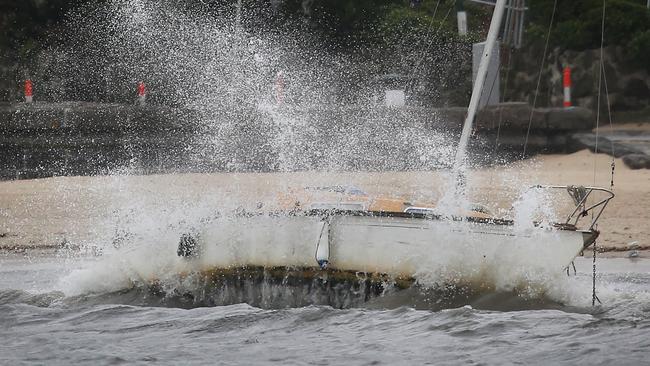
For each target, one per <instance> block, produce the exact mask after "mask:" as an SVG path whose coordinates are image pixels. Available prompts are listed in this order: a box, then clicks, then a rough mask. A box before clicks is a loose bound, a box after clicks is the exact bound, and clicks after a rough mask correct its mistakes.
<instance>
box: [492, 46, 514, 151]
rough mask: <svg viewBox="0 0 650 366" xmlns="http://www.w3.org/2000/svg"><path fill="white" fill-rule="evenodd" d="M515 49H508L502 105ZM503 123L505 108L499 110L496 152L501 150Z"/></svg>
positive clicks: (495, 142)
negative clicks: (500, 140) (500, 141)
mask: <svg viewBox="0 0 650 366" xmlns="http://www.w3.org/2000/svg"><path fill="white" fill-rule="evenodd" d="M513 53H514V52H513V48H512V47H510V48H509V49H508V68H507V69H506V78H505V80H504V82H503V97H502V98H501V103H505V101H506V92H507V90H508V80H509V79H510V69H511V65H512V54H513ZM502 122H503V107H501V108H499V123H498V125H497V137H496V139H495V140H494V151H497V150H498V149H499V137H500V136H501V123H502Z"/></svg>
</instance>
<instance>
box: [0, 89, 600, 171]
mask: <svg viewBox="0 0 650 366" xmlns="http://www.w3.org/2000/svg"><path fill="white" fill-rule="evenodd" d="M465 111H466V109H465V108H439V109H433V108H415V107H407V108H402V109H389V108H367V107H354V106H347V107H333V106H318V107H311V108H293V107H288V106H285V107H282V108H267V109H265V110H264V109H258V108H247V107H245V106H243V107H242V108H240V109H238V110H236V111H235V110H220V109H218V108H201V109H189V108H186V109H180V108H170V107H164V106H136V105H123V104H99V103H82V102H66V103H33V104H24V103H16V104H0V150H1V151H2V154H1V156H0V178H2V179H22V178H35V177H46V176H52V175H95V174H108V173H111V172H120V171H123V170H125V169H126V170H128V171H131V172H137V173H145V174H146V173H161V172H174V171H196V172H205V171H273V170H285V171H286V170H304V169H310V168H315V169H328V170H331V169H335V170H338V169H342V170H348V169H355V170H357V169H359V170H411V169H432V168H438V167H445V166H448V165H449V163H450V159H449V157H450V156H452V155H453V154H452V150H453V145H454V144H455V141H456V138H457V135H458V134H459V132H460V129H461V126H462V123H463V120H464V117H465ZM530 116H531V109H530V107H529V106H528V105H526V104H522V103H506V104H502V105H499V106H493V107H489V108H486V109H484V110H483V111H481V112H480V113H479V115H478V117H477V122H476V132H477V134H475V138H474V141H473V143H472V153H473V154H474V155H473V156H474V157H476V158H477V161H480V162H481V163H487V164H489V163H490V162H493V161H494V160H495V159H502V158H504V157H507V156H510V157H512V156H520V154H521V150H522V147H523V143H524V140H525V135H526V131H527V129H528V125H529V122H530V123H531V132H530V136H529V139H528V141H529V142H528V150H527V151H529V152H531V153H534V152H540V151H541V152H561V151H571V150H573V149H572V147H571V144H570V138H569V136H570V135H571V134H572V133H574V132H578V131H585V130H589V129H591V127H592V126H593V116H592V114H591V112H590V111H589V110H586V109H582V108H573V109H537V110H535V111H534V113H532V120H531V119H530ZM497 136H498V140H497ZM497 141H498V148H497Z"/></svg>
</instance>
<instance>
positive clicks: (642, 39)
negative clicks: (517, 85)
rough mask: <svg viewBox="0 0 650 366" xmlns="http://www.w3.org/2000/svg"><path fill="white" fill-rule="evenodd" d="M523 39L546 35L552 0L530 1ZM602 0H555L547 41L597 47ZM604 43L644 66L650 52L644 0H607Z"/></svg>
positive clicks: (649, 16)
mask: <svg viewBox="0 0 650 366" xmlns="http://www.w3.org/2000/svg"><path fill="white" fill-rule="evenodd" d="M529 4H530V11H529V15H530V16H529V21H530V23H529V26H528V32H527V35H526V36H527V41H528V43H529V44H543V41H544V40H545V38H546V32H547V29H548V24H549V20H550V18H551V12H552V10H553V0H544V1H541V0H537V1H530V2H529ZM602 6H603V1H602V0H559V1H558V9H557V12H556V14H555V25H554V27H553V29H552V31H551V39H550V44H551V45H553V46H555V47H561V48H563V49H570V50H574V51H582V50H587V49H595V48H599V47H600V42H601V21H602V10H603V9H602ZM604 45H605V46H612V45H617V46H622V47H623V49H624V50H625V51H626V53H627V56H628V58H629V60H630V62H632V63H634V64H636V65H637V66H646V67H649V68H650V64H648V63H647V61H646V60H647V58H646V57H647V56H646V55H648V54H650V10H648V9H647V7H646V0H636V1H631V0H607V2H606V13H605V35H604Z"/></svg>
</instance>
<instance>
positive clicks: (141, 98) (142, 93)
mask: <svg viewBox="0 0 650 366" xmlns="http://www.w3.org/2000/svg"><path fill="white" fill-rule="evenodd" d="M146 98H147V89H146V88H145V86H144V81H141V82H139V83H138V103H140V104H141V105H144V103H145V101H146Z"/></svg>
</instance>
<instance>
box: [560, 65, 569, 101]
mask: <svg viewBox="0 0 650 366" xmlns="http://www.w3.org/2000/svg"><path fill="white" fill-rule="evenodd" d="M562 76H563V77H562V79H563V80H562V84H563V85H564V108H569V107H571V68H569V66H565V67H564V71H563V72H562Z"/></svg>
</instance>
